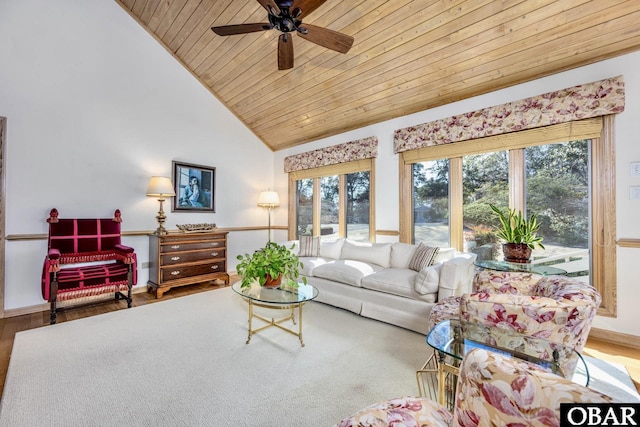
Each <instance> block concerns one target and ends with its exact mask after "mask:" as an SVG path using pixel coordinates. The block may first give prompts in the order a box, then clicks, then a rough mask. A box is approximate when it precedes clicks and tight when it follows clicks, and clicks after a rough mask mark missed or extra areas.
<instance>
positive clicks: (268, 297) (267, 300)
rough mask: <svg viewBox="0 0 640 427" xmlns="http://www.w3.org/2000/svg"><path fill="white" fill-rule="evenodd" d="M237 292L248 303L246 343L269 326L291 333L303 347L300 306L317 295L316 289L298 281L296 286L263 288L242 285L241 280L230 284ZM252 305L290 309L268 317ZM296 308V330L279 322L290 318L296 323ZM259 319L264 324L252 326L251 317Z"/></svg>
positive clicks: (255, 284) (253, 285) (256, 285)
mask: <svg viewBox="0 0 640 427" xmlns="http://www.w3.org/2000/svg"><path fill="white" fill-rule="evenodd" d="M231 289H233V290H234V292H236V293H237V294H239V295H241V296H242V297H243V298H244V299H245V300H246V301H247V302H248V303H249V337H248V338H247V344H249V342H250V341H251V337H252V336H253V335H254V334H256V333H258V332H260V331H262V330H264V329H266V328H269V327H271V326H275V327H277V328H280V329H282V330H283V331H286V332H288V333H290V334H293V335H295V336H297V337H298V339H300V345H301V346H302V347H304V342H303V341H302V306H303V305H304V304H305V303H306V302H308V301H311V300H313V299H314V298H316V297H317V296H318V290H317V289H316V288H314V287H313V286H311V285H305V284H304V283H299V284H298V287H297V288H295V289H293V288H286V287H284V286H282V287H278V288H265V287H262V286H260V285H258V284H257V283H254V284H252V285H251V286H250V287H245V288H243V287H242V282H236V283H234V284H233V285H232V286H231ZM254 307H262V308H268V309H274V310H290V311H289V315H288V316H286V317H281V318H278V319H276V318H271V319H268V318H266V317H264V316H261V315H259V314H257V313H256V312H255V310H254ZM296 309H297V310H298V321H297V326H298V328H297V331H296V330H293V329H289V328H287V327H286V326H283V325H282V324H281V323H283V322H286V321H287V320H291V321H292V322H293V324H294V325H296V316H295V311H296ZM254 318H255V319H259V320H261V321H263V322H265V323H266V324H265V325H263V326H260V327H258V328H255V329H254V327H253V319H254Z"/></svg>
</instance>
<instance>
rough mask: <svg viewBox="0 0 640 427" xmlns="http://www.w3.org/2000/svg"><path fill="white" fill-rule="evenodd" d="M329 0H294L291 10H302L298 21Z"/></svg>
mask: <svg viewBox="0 0 640 427" xmlns="http://www.w3.org/2000/svg"><path fill="white" fill-rule="evenodd" d="M326 1H327V0H294V1H293V4H292V5H291V7H290V8H289V10H291V11H292V12H293V11H295V10H296V8H298V9H300V15H299V16H298V19H302V18H304V17H305V16H307V15H308V14H310V13H311V12H313V11H314V10H316V9H317V8H319V7H320V6H322V4H323V3H324V2H326Z"/></svg>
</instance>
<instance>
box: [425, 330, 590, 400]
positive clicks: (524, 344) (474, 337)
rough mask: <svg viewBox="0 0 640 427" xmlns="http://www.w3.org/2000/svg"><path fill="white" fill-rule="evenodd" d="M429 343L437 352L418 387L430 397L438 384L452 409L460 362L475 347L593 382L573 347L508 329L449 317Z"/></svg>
mask: <svg viewBox="0 0 640 427" xmlns="http://www.w3.org/2000/svg"><path fill="white" fill-rule="evenodd" d="M427 344H429V346H430V347H432V348H433V349H434V354H433V355H432V356H431V357H430V358H429V360H427V362H425V364H424V365H423V366H422V368H421V369H420V370H419V371H418V372H417V373H416V377H417V380H418V390H419V392H420V395H421V396H427V392H428V391H432V390H436V387H437V391H438V396H437V398H438V401H439V402H440V403H441V404H442V405H446V406H448V407H450V408H452V407H453V403H454V399H455V385H456V382H457V376H458V374H459V366H460V362H461V361H462V358H463V357H464V356H465V355H466V354H467V353H468V352H469V351H471V350H472V349H474V348H484V349H486V350H490V351H494V352H497V353H501V354H504V355H506V356H508V357H516V358H519V359H522V360H526V361H528V362H532V363H535V364H536V365H539V366H541V367H543V368H545V369H548V370H549V371H551V372H553V373H555V374H557V375H560V376H563V377H565V378H569V379H571V380H572V381H573V382H576V383H578V384H582V385H585V386H586V385H588V384H589V371H588V369H587V365H586V363H585V361H584V359H583V358H582V356H581V355H580V353H578V352H577V351H575V350H574V349H573V348H571V347H567V346H564V345H562V344H558V343H554V342H551V341H547V340H545V339H542V338H536V337H529V336H524V335H521V334H518V333H517V332H515V331H511V330H508V329H503V328H497V327H491V326H487V325H481V324H478V323H471V322H464V321H460V320H457V319H449V320H444V321H442V322H440V323H438V324H437V325H436V326H435V327H434V328H433V329H432V330H431V331H430V332H429V334H428V335H427ZM436 379H437V384H436V381H435V380H436ZM429 386H431V387H429ZM431 397H432V398H433V397H435V396H433V395H431Z"/></svg>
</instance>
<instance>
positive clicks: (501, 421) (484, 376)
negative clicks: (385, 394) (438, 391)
mask: <svg viewBox="0 0 640 427" xmlns="http://www.w3.org/2000/svg"><path fill="white" fill-rule="evenodd" d="M610 401H611V399H610V398H609V397H608V396H605V395H603V394H600V393H598V392H596V391H594V390H591V389H588V388H587V387H583V386H581V385H579V384H576V383H573V382H571V381H569V380H567V379H564V378H562V377H560V376H557V375H554V374H552V373H550V372H547V371H545V370H544V369H541V368H540V367H538V366H536V365H534V364H531V363H528V362H525V361H522V360H519V359H515V358H510V357H505V356H502V355H500V354H498V353H494V352H491V351H487V350H484V349H474V350H472V351H471V352H469V353H468V354H467V356H466V357H465V358H464V360H463V362H462V365H461V367H460V377H459V380H458V387H457V392H456V401H455V405H454V410H453V413H451V412H450V411H449V410H448V409H446V408H445V407H444V406H442V405H440V404H438V403H436V402H433V401H430V400H428V399H425V398H415V397H402V398H398V399H391V400H388V401H385V402H379V403H376V404H374V405H371V406H368V407H366V408H364V409H362V410H360V411H358V412H356V413H355V414H353V415H352V416H350V417H348V418H345V419H343V420H342V421H340V422H339V423H337V424H335V425H334V427H386V426H388V427H391V426H394V427H395V426H406V427H414V426H415V427H422V426H448V427H450V426H461V427H467V426H469V427H472V426H473V427H476V426H482V427H483V426H495V425H512V426H519V425H522V426H525V425H526V426H545V427H549V426H559V425H560V404H561V403H571V402H573V403H606V402H610Z"/></svg>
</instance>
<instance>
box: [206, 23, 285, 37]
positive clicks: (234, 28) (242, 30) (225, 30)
mask: <svg viewBox="0 0 640 427" xmlns="http://www.w3.org/2000/svg"><path fill="white" fill-rule="evenodd" d="M271 28H273V27H272V26H271V24H237V25H223V26H221V27H211V29H212V30H213V32H214V33H216V34H217V35H219V36H233V35H235V34H246V33H257V32H258V31H267V30H270V29H271Z"/></svg>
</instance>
